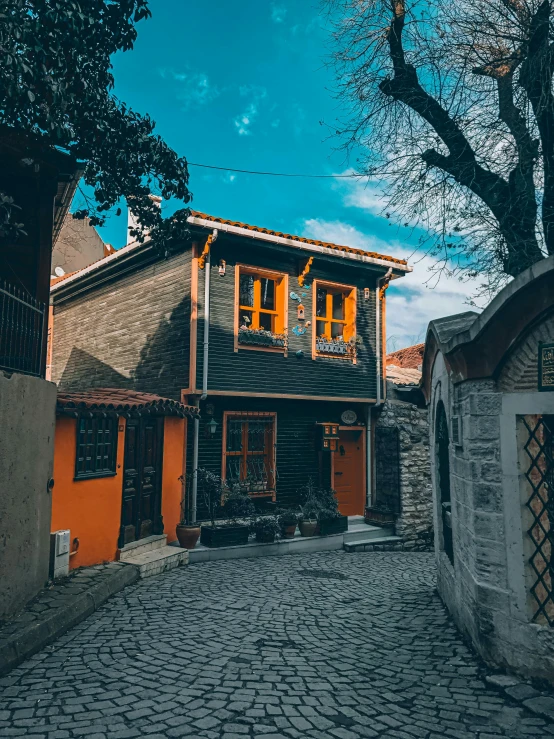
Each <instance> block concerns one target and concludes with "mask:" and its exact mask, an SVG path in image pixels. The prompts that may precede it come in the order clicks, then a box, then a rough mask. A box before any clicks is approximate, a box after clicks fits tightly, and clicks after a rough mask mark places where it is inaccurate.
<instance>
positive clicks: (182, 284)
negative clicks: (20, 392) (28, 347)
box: [52, 251, 191, 400]
mask: <svg viewBox="0 0 554 739" xmlns="http://www.w3.org/2000/svg"><path fill="white" fill-rule="evenodd" d="M190 265H191V254H190V251H188V252H186V253H181V254H177V255H175V256H172V257H170V258H169V259H167V260H163V261H157V262H156V263H154V264H151V265H149V266H146V267H143V268H140V269H137V270H135V271H133V272H131V273H129V274H127V275H124V276H122V277H121V278H119V279H117V280H115V281H111V282H109V283H107V284H105V285H100V286H98V287H95V288H92V289H91V290H89V291H87V292H85V293H83V294H82V295H77V296H76V297H74V298H70V299H69V300H67V301H65V302H62V303H60V304H56V305H55V306H54V333H53V337H54V338H53V357H52V379H53V381H54V382H56V383H58V384H59V386H60V387H61V388H63V389H66V390H70V389H71V390H73V389H81V388H89V387H124V388H133V389H135V390H143V391H145V392H153V393H157V394H158V395H162V396H166V397H169V398H174V399H176V400H180V392H181V390H182V389H183V388H186V387H188V384H189V336H190Z"/></svg>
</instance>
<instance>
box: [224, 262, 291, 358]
mask: <svg viewBox="0 0 554 739" xmlns="http://www.w3.org/2000/svg"><path fill="white" fill-rule="evenodd" d="M236 281H237V282H236V297H235V313H236V342H235V351H236V350H237V349H238V347H239V346H240V347H241V348H250V349H260V348H262V349H270V350H277V351H284V350H285V349H286V344H287V342H286V294H287V276H286V275H284V274H281V273H280V272H272V271H270V270H264V269H258V268H255V267H245V266H242V265H237V268H236Z"/></svg>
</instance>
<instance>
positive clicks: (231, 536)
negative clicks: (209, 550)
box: [200, 524, 249, 547]
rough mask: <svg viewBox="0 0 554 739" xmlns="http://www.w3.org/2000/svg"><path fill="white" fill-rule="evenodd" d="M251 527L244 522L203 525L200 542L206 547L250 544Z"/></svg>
mask: <svg viewBox="0 0 554 739" xmlns="http://www.w3.org/2000/svg"><path fill="white" fill-rule="evenodd" d="M248 534H249V527H248V526H246V525H243V524H233V525H230V526H215V527H214V526H202V527H201V529H200V543H201V544H203V545H204V546H205V547H236V546H240V545H241V544H248Z"/></svg>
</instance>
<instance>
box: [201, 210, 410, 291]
mask: <svg viewBox="0 0 554 739" xmlns="http://www.w3.org/2000/svg"><path fill="white" fill-rule="evenodd" d="M187 221H188V223H190V224H191V225H193V226H200V227H203V228H210V229H214V228H215V229H217V230H218V231H222V232H224V233H229V234H235V235H237V236H245V237H247V238H250V239H256V240H259V241H269V242H271V243H273V244H279V245H281V246H289V247H292V248H294V249H301V250H302V251H308V252H312V253H314V254H324V255H325V256H330V257H334V258H335V259H337V258H341V259H346V260H350V261H354V262H361V263H362V264H367V265H368V266H372V267H384V268H385V269H389V268H390V267H392V269H393V278H398V277H402V276H403V275H404V274H406V273H408V272H412V271H413V268H412V267H410V266H409V265H408V264H399V263H398V262H396V261H393V260H392V259H391V260H388V259H386V258H385V257H383V258H377V257H370V256H364V255H362V254H352V253H351V252H347V251H341V250H339V249H331V248H328V247H325V246H318V245H316V244H307V243H305V242H301V241H296V240H295V239H287V238H285V237H284V236H276V235H274V234H270V233H264V232H263V231H253V230H251V229H248V228H241V227H239V226H232V225H230V224H228V223H220V222H219V221H211V220H207V219H205V218H198V217H197V216H189V217H188V219H187ZM394 271H396V272H397V274H394Z"/></svg>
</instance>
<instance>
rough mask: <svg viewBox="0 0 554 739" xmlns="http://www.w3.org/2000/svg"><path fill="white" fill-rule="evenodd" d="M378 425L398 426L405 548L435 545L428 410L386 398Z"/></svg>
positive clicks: (400, 527)
mask: <svg viewBox="0 0 554 739" xmlns="http://www.w3.org/2000/svg"><path fill="white" fill-rule="evenodd" d="M377 426H378V427H379V426H381V427H389V428H394V427H396V428H398V431H399V443H400V508H401V513H400V516H399V518H398V519H397V521H396V535H397V536H401V537H402V540H403V549H404V550H415V551H422V550H429V549H432V547H433V505H432V489H431V470H430V460H429V422H428V415H427V410H426V409H425V408H418V407H417V406H416V405H414V404H413V403H407V402H404V401H401V400H395V399H393V398H389V399H387V401H386V402H385V404H384V405H383V409H382V411H381V414H380V416H379V419H378V421H377Z"/></svg>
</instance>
